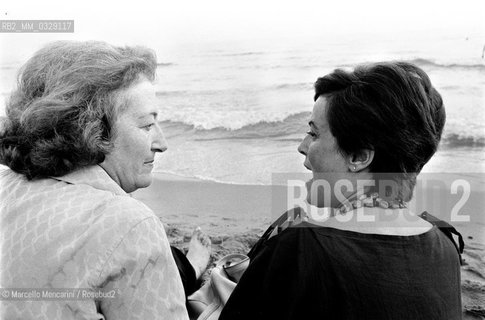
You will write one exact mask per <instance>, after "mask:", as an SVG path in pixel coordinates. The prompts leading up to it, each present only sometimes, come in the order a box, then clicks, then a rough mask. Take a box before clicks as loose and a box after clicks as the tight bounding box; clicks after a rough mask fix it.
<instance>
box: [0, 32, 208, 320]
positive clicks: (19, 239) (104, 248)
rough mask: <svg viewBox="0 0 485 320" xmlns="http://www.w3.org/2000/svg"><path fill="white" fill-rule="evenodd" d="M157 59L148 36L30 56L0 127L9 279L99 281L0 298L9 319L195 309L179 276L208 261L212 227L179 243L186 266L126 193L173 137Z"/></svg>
mask: <svg viewBox="0 0 485 320" xmlns="http://www.w3.org/2000/svg"><path fill="white" fill-rule="evenodd" d="M156 64H157V61H156V57H155V55H154V53H153V52H152V51H151V50H148V49H146V48H142V47H114V46H111V45H108V44H106V43H103V42H66V41H63V42H56V43H53V44H50V45H48V46H46V47H45V48H43V49H41V50H40V51H38V52H37V53H36V54H35V55H34V56H33V57H32V58H31V59H30V60H29V61H28V62H27V63H26V64H25V65H24V67H23V68H22V70H21V73H20V75H19V83H18V88H17V90H16V91H15V92H14V93H13V94H12V96H11V98H10V100H9V103H8V105H7V109H6V111H7V119H6V121H5V123H4V124H3V130H2V131H3V132H2V133H1V134H0V163H2V164H4V165H6V166H8V167H9V168H8V169H6V170H3V171H2V172H1V173H0V228H1V232H0V234H1V235H0V243H1V248H2V260H1V261H2V262H1V265H0V276H1V279H0V287H2V288H25V289H26V290H28V288H41V289H54V290H58V289H61V288H71V289H74V288H85V289H87V290H94V292H93V293H92V294H93V295H92V298H90V299H80V300H77V299H75V298H72V299H65V300H62V299H60V300H57V301H49V300H43V299H41V300H37V301H36V300H35V299H34V300H33V299H30V300H29V299H18V300H15V301H13V300H12V301H2V302H1V315H2V316H1V318H2V319H3V318H6V319H7V318H8V319H13V318H16V319H17V318H22V319H33V318H35V319H155V318H156V319H160V318H163V319H187V318H188V315H187V311H186V308H185V295H184V287H183V284H182V280H181V276H182V278H184V280H186V282H187V281H188V282H190V281H192V282H193V281H195V280H194V279H192V278H193V277H195V276H199V275H200V273H201V271H202V269H203V268H205V266H204V265H203V264H204V261H205V264H207V262H208V259H209V251H208V250H209V248H208V247H209V245H208V243H207V240H208V238H207V236H205V237H204V235H203V234H201V232H200V231H198V230H197V231H196V232H194V237H193V240H194V241H192V242H193V243H194V245H193V246H192V248H193V249H194V250H199V252H191V251H190V249H189V254H188V256H187V258H188V259H189V260H187V258H185V256H184V255H183V254H180V253H177V252H176V251H174V254H175V258H176V260H177V262H178V263H179V268H180V271H181V275H179V270H178V269H177V265H176V262H175V261H174V257H173V256H172V250H171V249H170V246H169V244H168V240H167V236H166V234H165V230H164V228H163V225H162V224H161V222H160V220H159V218H158V217H157V216H155V214H154V213H153V212H152V211H151V210H150V209H149V208H148V207H146V206H145V205H144V204H142V203H141V202H139V201H137V200H135V199H133V198H132V197H130V196H129V194H128V193H130V192H133V191H135V190H136V189H138V188H144V187H147V186H149V185H150V183H151V181H152V173H151V171H152V168H153V162H154V158H155V154H156V153H158V152H164V151H165V150H166V149H167V144H166V141H165V138H164V136H163V133H162V130H161V128H160V126H159V125H158V122H157V112H158V105H157V100H156V96H155V87H154V85H153V83H152V82H153V81H154V79H155V72H156ZM209 241H210V240H209ZM192 242H191V243H192ZM204 242H205V243H204ZM204 250H205V252H202V251H204ZM202 256H204V257H205V258H204V257H202ZM201 257H202V258H201ZM181 264H182V265H181ZM191 264H193V267H194V268H192V266H191ZM182 267H185V269H184V268H182ZM185 289H187V288H185ZM97 290H102V292H104V293H107V294H109V295H108V296H107V297H105V298H104V299H97V298H95V297H96V295H95V294H96V293H97ZM87 293H88V294H90V293H89V292H87ZM98 296H99V295H98ZM75 297H79V295H77V293H76V295H75ZM101 297H103V296H101Z"/></svg>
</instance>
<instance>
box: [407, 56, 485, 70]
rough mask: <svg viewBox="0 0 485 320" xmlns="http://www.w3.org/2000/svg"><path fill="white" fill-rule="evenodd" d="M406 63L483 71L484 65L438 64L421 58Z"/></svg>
mask: <svg viewBox="0 0 485 320" xmlns="http://www.w3.org/2000/svg"><path fill="white" fill-rule="evenodd" d="M408 62H410V63H414V64H417V65H418V66H427V67H436V68H446V69H467V70H478V71H485V64H463V63H440V62H436V61H433V60H429V59H423V58H416V59H412V60H408Z"/></svg>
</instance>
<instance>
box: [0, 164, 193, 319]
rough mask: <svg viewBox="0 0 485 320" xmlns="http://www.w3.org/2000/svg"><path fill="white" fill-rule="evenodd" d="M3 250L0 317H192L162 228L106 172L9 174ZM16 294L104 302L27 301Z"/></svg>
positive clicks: (1, 186) (1, 181) (1, 213)
mask: <svg viewBox="0 0 485 320" xmlns="http://www.w3.org/2000/svg"><path fill="white" fill-rule="evenodd" d="M0 244H1V260H0V288H3V289H0V290H2V293H1V294H2V297H0V315H1V319H170V320H173V319H188V315H187V311H186V308H185V296H184V289H183V286H182V281H181V279H180V275H179V273H178V270H177V267H176V265H175V262H174V260H173V257H172V253H171V251H170V247H169V243H168V240H167V236H166V234H165V230H164V228H163V225H162V223H161V222H160V220H159V219H158V218H157V216H155V214H154V213H153V212H152V211H151V210H150V209H149V208H148V207H146V206H145V205H144V204H143V203H141V202H139V201H137V200H135V199H133V198H131V197H130V196H129V195H128V194H127V193H125V192H124V191H123V190H122V189H121V187H120V186H119V185H118V184H116V183H115V182H114V180H112V179H111V178H110V177H109V176H108V174H107V173H106V172H105V171H104V170H103V169H102V168H101V167H100V166H93V167H88V168H84V169H82V170H78V171H76V172H74V173H70V174H68V175H65V176H63V177H60V178H48V179H42V180H37V181H28V180H26V179H25V178H24V177H23V176H22V175H20V174H17V173H15V172H13V171H11V170H10V169H6V170H2V171H1V172H0ZM5 288H7V289H5ZM12 288H24V291H30V289H32V290H34V289H47V288H71V289H76V288H91V289H96V290H98V289H101V292H103V294H106V295H107V297H105V299H102V300H95V299H94V298H90V299H79V300H77V299H78V298H79V296H76V298H72V296H71V297H68V298H67V299H65V297H61V298H59V299H56V297H58V295H59V293H55V294H57V295H56V296H54V298H53V299H52V300H45V299H43V296H41V298H40V299H36V296H35V295H31V296H30V301H28V299H27V298H26V297H28V295H25V294H24V296H22V297H20V296H18V295H17V297H12V295H16V294H18V292H17V291H15V290H14V289H12ZM112 290H114V291H112ZM50 291H53V292H57V291H56V290H54V289H52V290H50ZM50 291H49V292H50ZM5 292H7V293H5ZM68 292H71V291H69V290H68ZM73 292H80V291H79V290H77V291H73ZM81 292H84V291H81ZM94 292H97V291H94ZM32 293H34V291H32ZM35 293H37V291H35ZM39 293H41V294H43V292H39ZM76 294H78V293H76ZM89 294H91V295H92V294H93V293H89ZM9 295H10V296H9ZM113 296H114V298H112V297H113ZM32 297H33V301H32ZM51 297H52V294H51ZM81 298H82V296H81Z"/></svg>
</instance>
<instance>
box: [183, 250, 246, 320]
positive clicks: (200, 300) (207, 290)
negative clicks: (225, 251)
mask: <svg viewBox="0 0 485 320" xmlns="http://www.w3.org/2000/svg"><path fill="white" fill-rule="evenodd" d="M248 266H249V258H248V257H247V256H245V255H243V254H229V255H227V256H225V257H223V258H222V259H220V260H219V261H218V262H217V263H216V266H215V267H214V268H213V269H212V272H211V275H210V279H209V280H208V281H207V282H206V283H205V284H204V285H203V286H202V287H201V288H200V289H199V290H197V291H196V292H194V293H193V294H191V295H190V296H189V297H188V298H187V308H188V310H189V315H190V319H197V320H217V319H218V318H219V315H220V314H221V311H222V308H224V306H225V304H226V303H227V300H229V297H230V296H231V293H232V291H233V290H234V288H235V287H236V285H237V283H238V282H239V279H241V276H242V275H243V273H244V271H246V269H247V267H248Z"/></svg>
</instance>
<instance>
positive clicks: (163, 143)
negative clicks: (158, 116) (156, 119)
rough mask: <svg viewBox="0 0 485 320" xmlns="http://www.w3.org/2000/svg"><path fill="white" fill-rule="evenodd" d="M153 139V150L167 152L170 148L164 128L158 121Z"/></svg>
mask: <svg viewBox="0 0 485 320" xmlns="http://www.w3.org/2000/svg"><path fill="white" fill-rule="evenodd" d="M153 132H154V133H153V134H154V137H153V141H152V151H154V152H165V151H167V149H168V144H167V140H165V136H164V135H163V131H162V128H160V125H159V124H158V123H156V124H155V130H153Z"/></svg>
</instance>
